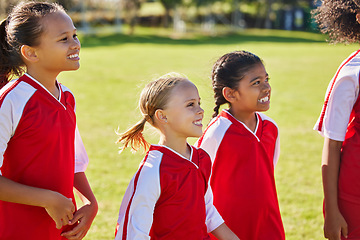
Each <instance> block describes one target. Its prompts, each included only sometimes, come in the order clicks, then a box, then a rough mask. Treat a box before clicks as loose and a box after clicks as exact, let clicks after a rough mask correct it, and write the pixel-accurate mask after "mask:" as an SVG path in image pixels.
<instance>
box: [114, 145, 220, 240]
mask: <svg viewBox="0 0 360 240" xmlns="http://www.w3.org/2000/svg"><path fill="white" fill-rule="evenodd" d="M191 149H192V154H191V158H190V160H188V159H186V158H184V157H182V156H181V155H179V154H178V153H176V152H174V151H173V150H171V149H170V148H167V147H165V146H158V145H151V147H150V150H149V152H148V153H147V155H146V157H145V159H144V160H143V161H142V163H141V165H140V168H139V170H138V171H137V173H136V174H135V175H134V177H133V179H132V180H131V182H130V184H129V186H128V188H127V190H126V193H125V195H124V198H123V201H122V203H121V207H120V213H119V219H118V229H117V234H116V238H115V239H116V240H124V239H129V240H132V239H150V238H151V239H155V240H156V239H161V240H165V239H169V240H170V239H171V240H174V239H175V240H176V239H179V240H184V239H187V240H192V239H193V240H200V239H201V240H203V239H210V237H209V235H208V233H207V231H212V230H214V229H215V228H217V227H218V226H219V225H220V224H222V223H223V220H222V218H221V217H220V215H219V214H218V212H217V211H216V209H215V208H214V206H213V204H212V195H211V191H210V189H209V188H208V179H209V177H210V172H211V162H210V158H209V156H208V155H207V154H206V152H205V151H203V150H201V149H196V148H195V147H191Z"/></svg>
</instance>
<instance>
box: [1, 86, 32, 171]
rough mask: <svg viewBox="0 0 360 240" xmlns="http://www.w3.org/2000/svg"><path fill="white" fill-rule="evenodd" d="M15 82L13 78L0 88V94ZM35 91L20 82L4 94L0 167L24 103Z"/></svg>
mask: <svg viewBox="0 0 360 240" xmlns="http://www.w3.org/2000/svg"><path fill="white" fill-rule="evenodd" d="M13 84H16V81H15V80H13V81H11V82H10V83H8V84H7V85H6V86H4V87H3V88H2V89H1V90H0V96H1V95H3V94H6V93H5V92H6V91H7V90H8V89H9V88H10V87H12V86H13ZM35 92H36V89H35V88H33V87H32V86H31V85H29V84H27V83H25V82H20V83H19V84H18V85H17V86H15V88H14V89H13V90H11V91H10V92H9V93H7V95H6V96H5V98H4V100H3V102H2V104H1V106H0V153H1V155H0V167H1V166H2V164H3V161H4V153H5V150H6V148H7V144H8V142H9V141H10V139H11V137H12V136H13V135H14V134H15V130H16V128H17V126H18V124H19V121H20V119H21V117H22V114H23V111H24V108H25V105H26V104H27V102H28V101H29V99H30V98H31V96H32V95H33V94H34V93H35ZM0 175H1V172H0Z"/></svg>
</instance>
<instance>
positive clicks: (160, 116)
mask: <svg viewBox="0 0 360 240" xmlns="http://www.w3.org/2000/svg"><path fill="white" fill-rule="evenodd" d="M154 116H155V119H156V120H157V121H158V122H160V123H163V124H165V123H167V118H166V114H165V111H164V110H162V109H157V110H156V111H155V114H154Z"/></svg>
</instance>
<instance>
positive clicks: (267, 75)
mask: <svg viewBox="0 0 360 240" xmlns="http://www.w3.org/2000/svg"><path fill="white" fill-rule="evenodd" d="M265 77H269V74H268V73H266V75H265ZM259 78H261V76H258V77H256V78H254V79H252V80H250V83H252V82H254V81H256V80H258V79H259Z"/></svg>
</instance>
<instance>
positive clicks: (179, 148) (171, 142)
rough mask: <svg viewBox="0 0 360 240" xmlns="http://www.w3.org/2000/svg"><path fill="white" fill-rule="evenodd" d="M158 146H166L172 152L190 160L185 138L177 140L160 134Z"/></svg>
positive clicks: (189, 151)
mask: <svg viewBox="0 0 360 240" xmlns="http://www.w3.org/2000/svg"><path fill="white" fill-rule="evenodd" d="M159 144H160V145H164V146H167V147H169V148H171V149H172V150H174V151H175V152H177V153H179V154H181V155H182V156H184V157H185V158H187V159H190V155H191V150H190V148H189V146H188V144H187V141H186V138H185V139H179V138H174V137H169V136H165V135H163V134H162V135H161V137H160V141H159Z"/></svg>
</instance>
